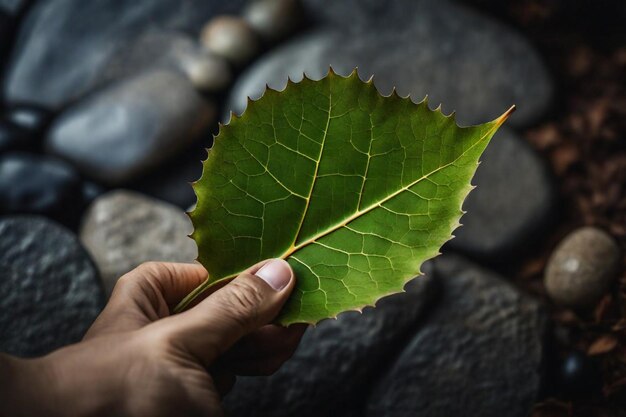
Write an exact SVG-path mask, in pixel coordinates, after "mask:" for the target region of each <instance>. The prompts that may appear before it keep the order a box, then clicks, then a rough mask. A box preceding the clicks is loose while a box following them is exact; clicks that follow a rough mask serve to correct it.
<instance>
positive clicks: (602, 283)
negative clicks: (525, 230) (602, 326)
mask: <svg viewBox="0 0 626 417" xmlns="http://www.w3.org/2000/svg"><path fill="white" fill-rule="evenodd" d="M619 262H620V250H619V248H618V246H617V244H616V243H615V241H614V240H613V238H612V237H611V236H609V235H608V234H607V233H606V232H604V231H602V230H600V229H597V228H594V227H584V228H580V229H578V230H575V231H574V232H572V233H570V234H569V235H568V236H567V237H565V239H563V240H562V241H561V243H560V244H559V245H558V246H557V248H556V249H555V250H554V252H553V253H552V256H551V257H550V260H549V261H548V266H547V267H546V271H545V277H544V279H545V286H546V290H547V291H548V294H549V295H550V297H551V298H552V299H553V300H554V301H555V302H557V303H558V304H560V305H562V306H565V307H572V308H584V307H589V306H591V305H593V304H594V303H596V302H597V301H599V299H600V298H601V297H602V295H603V294H604V292H605V291H606V290H607V289H608V287H609V286H610V284H611V282H612V281H613V280H614V279H615V276H616V275H617V272H618V268H619Z"/></svg>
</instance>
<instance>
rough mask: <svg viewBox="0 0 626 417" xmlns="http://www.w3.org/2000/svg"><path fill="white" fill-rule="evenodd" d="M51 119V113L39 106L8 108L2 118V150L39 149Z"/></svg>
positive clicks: (0, 146)
mask: <svg viewBox="0 0 626 417" xmlns="http://www.w3.org/2000/svg"><path fill="white" fill-rule="evenodd" d="M50 120H51V114H50V113H49V112H47V111H46V110H44V109H42V108H40V107H37V106H27V105H19V106H12V107H10V108H8V109H6V110H5V111H4V112H3V114H2V119H0V152H4V151H9V150H23V151H35V150H39V148H41V142H42V136H43V134H44V132H45V130H46V128H47V127H48V124H49V122H50Z"/></svg>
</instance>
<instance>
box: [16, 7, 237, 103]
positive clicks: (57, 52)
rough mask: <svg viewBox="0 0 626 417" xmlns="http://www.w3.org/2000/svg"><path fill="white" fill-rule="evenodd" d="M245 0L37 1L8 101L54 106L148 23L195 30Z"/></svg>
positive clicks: (79, 91)
mask: <svg viewBox="0 0 626 417" xmlns="http://www.w3.org/2000/svg"><path fill="white" fill-rule="evenodd" d="M244 3H245V2H244V0H231V1H219V0H188V1H184V2H181V1H179V0H151V1H141V2H138V1H136V0H117V1H115V2H113V3H112V2H111V1H110V0H90V1H84V0H56V1H39V2H37V3H36V4H35V5H34V6H33V8H32V10H31V11H30V12H29V14H28V16H27V17H26V19H25V21H24V23H23V24H22V27H21V29H20V31H19V35H18V38H17V44H16V47H15V50H14V54H13V56H12V59H11V62H10V64H9V67H8V71H7V74H6V77H5V82H4V97H5V99H6V101H7V102H32V103H37V104H40V105H42V106H44V107H46V108H51V109H58V108H60V107H61V106H63V105H65V104H68V103H69V102H70V101H73V100H75V99H77V98H78V97H80V96H81V95H83V94H85V93H87V92H88V91H90V90H91V89H92V87H93V85H94V82H95V81H97V79H98V76H99V74H100V73H101V72H102V69H103V68H104V66H106V64H107V62H108V61H109V60H110V58H111V57H112V56H113V54H114V53H115V52H116V51H117V50H118V47H119V46H120V45H122V44H124V43H126V42H127V41H128V40H129V39H133V38H135V37H136V36H137V35H138V34H139V33H140V32H142V31H144V30H145V29H146V28H148V27H159V28H162V29H166V30H170V29H171V30H180V31H186V32H191V33H196V32H197V31H198V30H199V29H200V27H201V26H202V25H203V24H204V23H205V22H206V21H208V20H209V19H210V18H211V17H213V16H215V15H218V14H221V13H236V12H237V11H239V10H240V9H241V7H242V5H243V4H244Z"/></svg>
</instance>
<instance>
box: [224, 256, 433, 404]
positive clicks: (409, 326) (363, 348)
mask: <svg viewBox="0 0 626 417" xmlns="http://www.w3.org/2000/svg"><path fill="white" fill-rule="evenodd" d="M424 271H425V272H426V273H427V276H428V277H419V278H417V279H415V280H413V281H412V282H411V283H409V284H408V285H407V287H406V288H407V292H406V293H402V294H396V295H393V296H390V297H387V298H384V299H382V300H381V301H380V302H379V303H378V306H377V307H376V308H366V309H365V310H364V311H363V314H360V313H358V312H347V313H343V314H340V315H339V318H338V319H337V320H332V319H331V320H325V321H323V322H321V323H320V324H319V325H318V326H317V327H314V328H310V329H309V330H308V331H307V332H306V334H305V335H304V338H303V339H302V342H301V343H300V346H299V347H298V349H297V351H296V353H295V354H294V356H293V357H292V358H291V359H290V360H289V361H288V362H286V363H285V364H284V365H283V366H282V368H281V369H280V370H279V371H278V372H276V373H275V374H274V375H272V376H270V377H240V378H238V379H237V383H236V385H235V387H234V390H233V391H232V392H231V393H230V394H229V395H228V396H227V397H226V399H225V408H226V410H227V411H228V412H229V415H231V416H233V417H236V416H250V417H253V416H300V417H307V416H315V417H320V416H348V415H358V413H357V410H358V408H360V407H362V406H363V404H364V402H365V397H364V392H367V389H368V387H369V385H371V384H372V383H373V382H374V381H375V380H376V378H377V376H378V374H379V373H380V372H381V371H382V370H383V369H384V367H385V366H386V365H387V360H388V358H389V357H390V356H391V357H393V355H394V354H395V353H396V351H397V350H398V349H399V348H401V347H402V345H403V343H404V340H405V338H406V337H407V335H410V334H411V333H413V332H414V331H415V329H416V328H417V327H418V326H419V320H420V317H421V315H422V311H423V310H424V309H425V307H426V306H427V305H428V304H429V303H430V301H431V300H432V298H433V297H434V296H435V295H436V293H435V288H436V287H435V286H434V285H433V284H434V282H432V278H431V277H430V273H429V271H430V269H429V268H425V269H424Z"/></svg>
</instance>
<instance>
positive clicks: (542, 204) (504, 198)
mask: <svg viewBox="0 0 626 417" xmlns="http://www.w3.org/2000/svg"><path fill="white" fill-rule="evenodd" d="M481 159H482V163H481V165H480V166H479V167H478V170H477V172H476V176H475V177H474V179H473V181H472V183H473V184H475V185H477V188H476V189H475V190H474V191H472V192H471V193H470V195H469V196H468V198H467V200H466V201H465V203H464V205H463V209H464V210H466V211H467V214H465V215H464V216H463V218H462V219H461V223H462V224H463V226H462V227H460V228H458V229H457V230H456V231H455V232H454V234H455V235H456V238H454V239H452V240H451V241H450V243H449V246H450V248H453V249H455V250H458V251H461V252H463V253H466V254H468V255H470V256H472V257H475V258H478V259H481V260H485V261H488V262H491V263H502V262H506V261H508V260H510V259H511V258H513V257H519V256H520V255H521V253H523V252H525V251H527V250H528V249H529V248H532V247H533V245H534V242H536V241H538V240H540V239H541V238H542V237H543V235H544V234H545V233H546V232H547V230H549V227H548V225H549V224H550V220H551V219H552V217H553V214H554V213H555V211H556V206H557V198H556V197H557V191H556V189H555V187H554V184H553V178H552V176H551V174H550V172H549V171H548V169H547V167H546V166H545V164H544V162H543V160H542V159H541V158H540V157H539V155H537V153H536V152H535V151H534V150H533V149H532V148H531V147H530V146H529V145H528V144H527V143H526V142H525V141H524V140H523V139H522V138H520V137H519V136H518V135H517V134H516V133H515V132H513V131H512V130H511V129H508V128H506V127H502V128H501V129H500V131H499V132H498V133H496V136H495V137H494V138H493V139H492V141H491V143H490V144H489V146H488V147H487V150H486V151H485V153H484V155H483V157H482V158H481Z"/></svg>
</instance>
